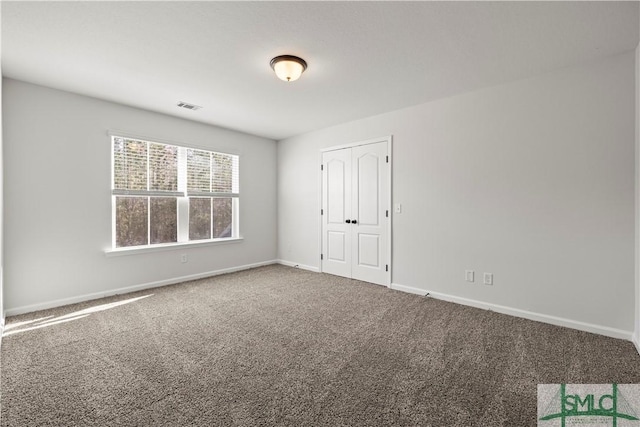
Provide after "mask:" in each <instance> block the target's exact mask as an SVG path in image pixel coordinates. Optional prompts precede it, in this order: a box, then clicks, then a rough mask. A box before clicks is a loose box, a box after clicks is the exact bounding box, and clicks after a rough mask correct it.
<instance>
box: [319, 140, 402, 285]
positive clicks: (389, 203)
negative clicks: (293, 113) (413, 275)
mask: <svg viewBox="0 0 640 427" xmlns="http://www.w3.org/2000/svg"><path fill="white" fill-rule="evenodd" d="M379 142H386V143H387V156H389V176H388V177H387V179H388V184H389V196H388V199H387V209H388V210H389V224H388V225H389V226H388V227H387V239H388V240H387V241H388V242H389V244H388V245H387V262H388V263H389V264H388V265H389V274H388V275H387V279H388V283H387V284H386V286H387V287H388V288H391V283H392V282H393V280H392V274H393V263H392V262H391V260H392V256H393V239H392V238H393V204H392V201H393V155H392V153H393V135H389V136H382V137H380V138H371V139H367V140H364V141H359V142H352V143H349V144H342V145H334V146H331V147H327V148H322V149H320V152H319V154H318V156H319V161H318V169H317V170H318V172H319V173H318V190H319V191H318V206H319V208H318V218H319V221H318V222H319V227H318V237H319V239H318V259H319V258H320V254H322V216H321V215H320V210H321V209H322V190H323V188H322V170H321V169H320V168H321V166H322V155H323V154H324V153H326V152H328V151H336V150H343V149H345V148H353V147H358V146H361V145H369V144H377V143H379ZM318 270H319V271H320V273H322V272H323V269H322V260H320V268H319V269H318Z"/></svg>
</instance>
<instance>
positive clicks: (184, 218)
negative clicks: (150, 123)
mask: <svg viewBox="0 0 640 427" xmlns="http://www.w3.org/2000/svg"><path fill="white" fill-rule="evenodd" d="M106 133H107V136H108V138H107V140H108V144H109V151H110V159H111V164H110V171H109V173H110V180H109V182H110V189H109V191H110V197H111V239H110V240H111V247H110V248H106V249H105V250H104V253H105V255H107V256H119V255H127V254H137V253H145V252H156V251H165V250H172V249H179V248H182V247H198V246H209V245H220V244H226V243H237V242H241V241H243V240H244V238H243V236H242V235H241V234H240V212H239V205H240V193H239V192H234V193H220V192H191V193H189V192H188V191H180V188H178V190H179V191H153V190H148V191H147V190H122V189H114V188H113V187H114V170H113V165H114V149H113V140H114V137H117V138H124V139H132V140H139V141H144V142H146V143H147V144H149V143H151V144H153V143H157V144H164V145H171V146H176V147H178V149H179V151H178V174H180V173H185V174H186V163H185V165H184V171H183V172H180V166H179V165H180V162H181V161H186V159H182V160H181V154H180V153H181V152H182V153H186V150H188V149H193V150H201V151H206V152H209V153H219V154H227V155H233V156H237V157H238V162H240V157H241V153H240V152H239V151H237V150H227V149H221V151H217V150H218V149H213V148H211V147H205V146H200V145H194V144H189V143H184V142H176V141H172V140H167V139H163V138H156V137H150V136H144V135H140V134H135V133H131V132H126V131H119V130H114V129H110V130H108V131H107V132H106ZM180 149H184V150H180ZM183 155H184V154H183ZM239 184H240V171H239V169H238V185H239ZM185 190H186V188H185ZM116 196H134V197H135V196H138V197H175V198H176V204H177V228H178V229H177V232H178V235H177V241H176V242H171V243H155V244H152V243H147V244H146V245H138V246H123V247H116V242H115V236H116V223H115V221H116V204H115V197H116ZM191 196H193V197H211V198H219V197H225V198H231V199H232V237H223V238H210V239H200V240H189V227H188V223H189V199H190V197H191ZM185 223H186V227H185V226H184V224H185Z"/></svg>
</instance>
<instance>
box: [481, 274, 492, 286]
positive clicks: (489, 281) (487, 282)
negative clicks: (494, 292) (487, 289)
mask: <svg viewBox="0 0 640 427" xmlns="http://www.w3.org/2000/svg"><path fill="white" fill-rule="evenodd" d="M483 283H484V284H485V285H493V273H484V282H483Z"/></svg>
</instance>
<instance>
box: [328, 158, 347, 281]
mask: <svg viewBox="0 0 640 427" xmlns="http://www.w3.org/2000/svg"><path fill="white" fill-rule="evenodd" d="M322 168H323V173H322V211H323V212H322V271H324V272H325V273H330V274H336V275H338V276H344V277H351V227H350V225H351V150H350V149H346V150H337V151H328V152H325V153H324V154H323V156H322ZM347 221H349V222H347Z"/></svg>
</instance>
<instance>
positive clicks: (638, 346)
mask: <svg viewBox="0 0 640 427" xmlns="http://www.w3.org/2000/svg"><path fill="white" fill-rule="evenodd" d="M631 341H632V342H633V345H635V346H636V351H637V352H638V354H640V342H638V334H633V338H631Z"/></svg>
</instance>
